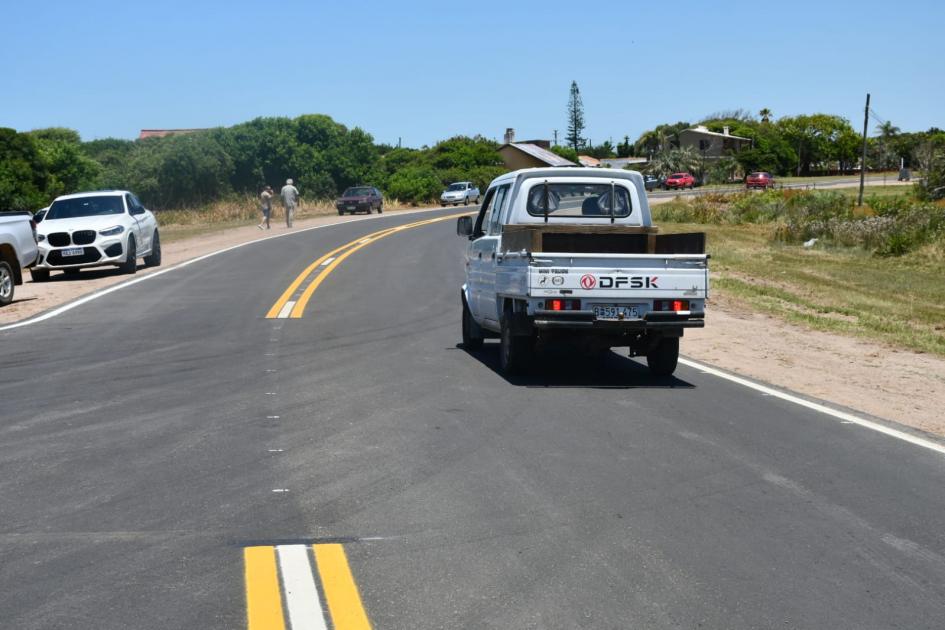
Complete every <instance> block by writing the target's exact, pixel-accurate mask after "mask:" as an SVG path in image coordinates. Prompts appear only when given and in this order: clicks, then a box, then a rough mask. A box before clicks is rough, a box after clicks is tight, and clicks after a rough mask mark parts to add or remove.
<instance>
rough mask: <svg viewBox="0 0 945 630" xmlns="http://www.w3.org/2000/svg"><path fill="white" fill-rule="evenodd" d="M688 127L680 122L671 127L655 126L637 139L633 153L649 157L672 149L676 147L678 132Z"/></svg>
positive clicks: (677, 144)
mask: <svg viewBox="0 0 945 630" xmlns="http://www.w3.org/2000/svg"><path fill="white" fill-rule="evenodd" d="M690 126H691V125H690V124H689V123H688V122H683V121H680V122H677V123H674V124H672V125H657V126H656V127H655V128H654V129H651V130H649V131H644V132H643V133H642V134H640V137H639V138H637V141H636V143H635V145H634V153H636V154H637V155H645V156H648V157H649V156H653V155H655V154H656V153H659V152H661V151H665V150H669V149H670V148H672V147H678V146H679V132H680V131H682V130H683V129H688V128H689V127H690Z"/></svg>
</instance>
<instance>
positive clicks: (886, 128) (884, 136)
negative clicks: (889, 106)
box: [876, 120, 899, 168]
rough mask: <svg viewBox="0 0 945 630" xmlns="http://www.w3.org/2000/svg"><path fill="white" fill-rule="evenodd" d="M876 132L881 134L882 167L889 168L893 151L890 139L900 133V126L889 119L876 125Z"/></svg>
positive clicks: (880, 154)
mask: <svg viewBox="0 0 945 630" xmlns="http://www.w3.org/2000/svg"><path fill="white" fill-rule="evenodd" d="M876 133H878V134H879V159H880V166H881V167H882V168H889V166H890V162H891V158H892V155H891V153H892V151H891V150H890V149H891V146H890V142H889V141H890V140H891V139H892V138H893V137H895V136H896V135H898V134H899V127H897V126H896V125H894V124H892V123H891V122H889V121H888V120H887V121H886V122H884V123H881V124H879V125H876Z"/></svg>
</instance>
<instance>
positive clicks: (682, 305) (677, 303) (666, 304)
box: [653, 300, 689, 313]
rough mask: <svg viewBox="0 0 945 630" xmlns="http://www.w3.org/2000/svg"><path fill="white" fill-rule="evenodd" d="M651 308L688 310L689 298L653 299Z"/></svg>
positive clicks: (658, 309)
mask: <svg viewBox="0 0 945 630" xmlns="http://www.w3.org/2000/svg"><path fill="white" fill-rule="evenodd" d="M653 310H656V311H673V312H675V313H679V312H681V311H688V310H689V300H655V301H654V302H653Z"/></svg>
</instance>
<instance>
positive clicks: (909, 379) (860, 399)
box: [0, 212, 945, 436]
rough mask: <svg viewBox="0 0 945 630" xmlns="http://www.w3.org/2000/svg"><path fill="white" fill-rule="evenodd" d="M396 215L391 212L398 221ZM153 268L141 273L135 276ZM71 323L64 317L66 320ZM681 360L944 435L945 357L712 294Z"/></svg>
mask: <svg viewBox="0 0 945 630" xmlns="http://www.w3.org/2000/svg"><path fill="white" fill-rule="evenodd" d="M394 213H395V212H391V214H394ZM352 220H358V217H338V216H326V217H317V218H312V219H305V220H302V221H297V222H296V227H295V228H293V231H298V230H299V229H304V228H307V227H314V226H317V225H330V224H335V223H342V222H348V221H352ZM286 231H287V230H286V228H285V227H274V228H273V229H272V230H270V231H268V232H261V231H259V230H258V229H256V227H254V226H246V227H238V228H232V229H225V230H221V231H218V232H211V233H207V234H202V235H200V236H198V237H193V238H187V239H182V240H178V241H174V242H171V243H167V244H165V245H164V247H163V258H164V260H163V266H162V268H166V267H169V266H172V265H175V264H177V263H180V262H183V261H185V260H189V259H191V258H195V257H197V256H201V255H203V254H207V253H210V252H213V251H216V250H219V249H223V248H226V247H230V246H233V245H238V244H240V243H246V242H250V241H255V240H259V239H261V238H266V237H269V236H272V235H274V234H279V233H284V232H286ZM154 271H155V270H152V269H147V270H145V269H142V268H139V271H138V275H145V274H148V273H153V272H154ZM129 278H130V276H127V275H120V274H118V273H117V270H115V269H111V268H104V269H102V270H88V271H83V272H82V274H81V275H80V276H79V277H78V278H66V277H65V276H63V275H62V274H58V273H56V274H53V275H52V277H51V278H50V281H49V282H47V283H43V284H34V283H33V282H31V281H30V280H29V279H27V281H26V283H25V284H23V285H22V286H19V287H17V290H16V301H15V302H14V303H13V304H11V305H9V306H7V307H5V308H3V309H2V310H0V325H3V324H9V323H12V322H16V321H21V320H24V319H27V318H29V317H32V316H34V315H38V314H40V313H42V312H44V311H47V310H49V309H51V308H54V307H56V306H59V305H61V304H65V303H66V302H69V301H72V300H74V299H76V298H78V297H81V296H83V295H86V294H89V293H92V292H94V291H97V290H100V289H103V288H105V287H108V286H110V285H114V284H117V283H119V282H124V281H125V280H128V279H129ZM66 317H68V316H67V315H66ZM682 352H683V354H684V355H686V356H688V357H691V358H693V359H696V360H698V361H703V362H705V363H709V364H712V365H714V366H717V367H720V368H722V369H725V370H729V371H731V372H735V373H738V374H742V375H745V376H748V377H751V378H755V379H758V380H760V381H764V382H767V383H771V384H773V385H776V386H779V387H783V388H786V389H790V390H792V391H795V392H798V393H801V394H805V395H808V396H812V397H815V398H819V399H822V400H826V401H829V402H833V403H836V404H838V405H842V406H844V407H848V408H850V409H855V410H859V411H862V412H865V413H867V414H870V415H873V416H878V417H880V418H885V419H888V420H893V421H895V422H899V423H901V424H904V425H906V426H910V427H914V428H917V429H920V430H922V431H927V432H930V433H935V434H938V435H943V436H945V419H942V417H941V413H940V410H941V409H942V408H945V360H943V359H940V358H937V357H934V356H930V355H924V354H919V353H915V352H912V351H908V350H901V349H897V348H893V347H890V346H887V345H884V344H881V343H876V342H872V341H869V340H862V339H857V338H852V337H846V336H842V335H833V334H829V333H824V332H818V331H813V330H807V329H805V328H802V327H800V326H796V325H794V324H789V323H786V322H783V321H781V320H779V319H777V318H774V317H770V316H768V315H764V314H760V313H756V312H751V311H749V310H746V309H745V307H744V305H742V304H739V303H737V302H734V301H732V300H730V299H727V298H726V297H725V296H719V295H718V293H716V296H714V297H713V299H712V300H711V301H710V304H709V308H708V309H707V322H706V328H704V329H701V330H699V329H696V330H692V329H691V330H688V331H687V332H686V336H685V337H684V339H683V343H682Z"/></svg>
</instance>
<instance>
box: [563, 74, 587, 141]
mask: <svg viewBox="0 0 945 630" xmlns="http://www.w3.org/2000/svg"><path fill="white" fill-rule="evenodd" d="M583 133H584V101H582V100H581V90H580V89H578V84H577V81H571V95H570V96H569V97H568V135H566V136H565V138H564V141H565V142H567V143H568V146H569V147H571V148H572V149H574V150H575V151H578V150H579V149H580V148H581V147H583V146H584V143H585V139H584V137H583V136H582V135H581V134H583Z"/></svg>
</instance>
